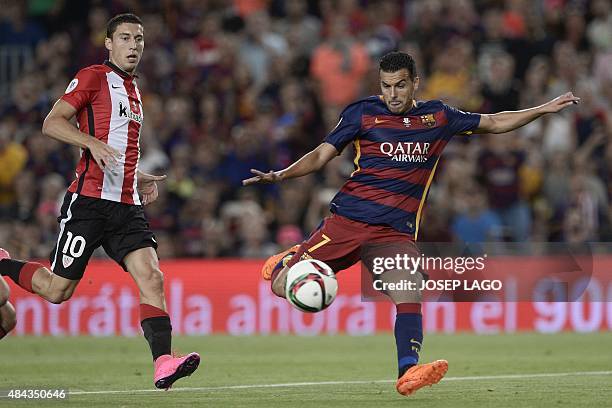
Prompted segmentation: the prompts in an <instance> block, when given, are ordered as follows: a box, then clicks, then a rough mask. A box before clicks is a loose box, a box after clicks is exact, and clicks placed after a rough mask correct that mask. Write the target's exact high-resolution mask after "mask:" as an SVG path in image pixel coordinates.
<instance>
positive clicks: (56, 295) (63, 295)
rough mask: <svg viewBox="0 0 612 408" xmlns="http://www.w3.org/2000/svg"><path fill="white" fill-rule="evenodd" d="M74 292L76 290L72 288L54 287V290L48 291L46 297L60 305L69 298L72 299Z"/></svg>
mask: <svg viewBox="0 0 612 408" xmlns="http://www.w3.org/2000/svg"><path fill="white" fill-rule="evenodd" d="M73 292H74V290H72V288H67V289H54V290H52V291H50V292H49V293H47V294H46V295H45V296H44V297H45V299H47V300H48V301H49V302H50V303H54V304H56V305H59V304H60V303H62V302H65V301H67V300H68V299H70V298H71V297H72V293H73Z"/></svg>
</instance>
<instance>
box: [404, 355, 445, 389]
mask: <svg viewBox="0 0 612 408" xmlns="http://www.w3.org/2000/svg"><path fill="white" fill-rule="evenodd" d="M447 371H448V361H446V360H436V361H434V362H432V363H429V364H417V365H415V366H412V367H410V368H409V369H408V370H407V371H406V372H405V373H404V375H402V376H401V377H400V378H399V379H398V380H397V384H396V385H395V388H396V389H397V392H399V393H400V394H402V395H406V396H408V395H412V394H414V393H415V392H416V391H417V390H419V389H421V388H423V387H424V386H426V385H429V386H432V385H434V384H437V383H438V382H439V381H440V380H441V379H442V378H443V377H444V375H445V374H446V372H447Z"/></svg>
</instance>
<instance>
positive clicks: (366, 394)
mask: <svg viewBox="0 0 612 408" xmlns="http://www.w3.org/2000/svg"><path fill="white" fill-rule="evenodd" d="M174 347H176V348H177V349H179V350H181V351H184V352H187V351H198V352H200V353H201V355H202V364H201V365H200V368H199V369H198V371H196V373H195V374H194V375H193V376H191V377H189V378H186V379H183V380H180V381H179V382H177V383H176V388H175V389H173V390H171V391H169V392H163V391H154V390H153V384H152V364H151V361H150V354H149V352H148V349H147V345H146V343H145V341H144V339H142V338H140V337H136V338H116V337H113V338H90V337H76V338H74V337H66V338H51V337H40V338H36V337H12V336H11V337H9V338H7V339H4V340H3V341H2V342H0V389H1V390H8V389H11V388H16V387H17V388H55V387H63V388H68V389H69V390H70V392H71V395H70V397H69V399H68V400H67V401H40V400H38V401H23V400H22V401H9V400H7V399H0V406H2V407H5V406H15V407H27V406H36V407H43V406H49V407H60V406H74V407H137V406H138V407H146V408H154V407H174V406H185V407H194V406H207V407H218V406H227V407H287V406H299V407H351V408H354V407H377V408H378V407H387V406H389V407H396V406H402V407H406V406H412V407H419V408H425V407H436V408H440V407H495V408H500V407H506V406H507V407H521V408H524V407H565V406H568V407H570V406H571V407H582V406H584V407H587V406H588V407H602V406H612V332H607V333H596V334H570V333H567V334H555V335H542V334H513V335H495V336H493V335H487V336H476V335H467V334H456V335H428V336H426V338H425V344H424V348H423V351H422V354H421V360H422V361H431V360H434V359H438V358H445V359H447V360H448V361H449V366H450V368H449V372H448V374H447V379H445V380H443V381H442V382H441V383H440V384H438V385H435V386H433V387H432V388H424V389H422V390H420V391H419V392H418V393H416V394H415V395H414V396H412V397H408V398H407V397H402V396H400V395H399V394H397V393H396V391H395V388H394V382H393V379H394V377H395V373H396V366H395V361H396V359H395V344H394V339H393V336H392V335H391V334H388V335H377V336H364V337H346V336H328V337H325V336H322V337H293V336H270V337H227V336H210V337H179V338H175V339H174ZM546 373H551V374H552V375H550V376H549V375H542V376H539V375H538V374H546ZM562 373H581V374H572V375H566V374H562ZM300 382H306V383H310V384H302V385H295V384H294V385H291V384H289V383H300ZM326 382H327V384H325V383H326ZM312 383H315V384H312ZM269 384H276V385H277V386H272V387H269V386H265V385H269ZM278 384H285V385H281V386H278ZM253 385H262V386H259V387H252V386H253ZM234 386H245V387H243V388H239V387H234ZM231 387H233V388H231ZM98 391H99V393H84V392H98ZM111 391H120V392H117V393H112V392H111Z"/></svg>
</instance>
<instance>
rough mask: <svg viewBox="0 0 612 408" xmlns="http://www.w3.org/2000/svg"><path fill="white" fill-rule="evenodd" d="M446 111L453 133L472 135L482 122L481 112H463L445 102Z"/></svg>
mask: <svg viewBox="0 0 612 408" xmlns="http://www.w3.org/2000/svg"><path fill="white" fill-rule="evenodd" d="M444 112H445V113H446V118H447V119H448V125H449V128H450V130H451V132H452V135H461V134H462V135H471V134H472V133H474V131H475V130H476V129H477V128H478V125H479V124H480V114H479V113H471V112H463V111H461V110H459V109H457V108H453V107H452V106H448V105H446V104H444Z"/></svg>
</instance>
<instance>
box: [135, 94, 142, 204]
mask: <svg viewBox="0 0 612 408" xmlns="http://www.w3.org/2000/svg"><path fill="white" fill-rule="evenodd" d="M134 89H135V90H136V95H137V96H138V100H139V101H142V97H141V96H140V90H139V89H138V85H136V82H134ZM143 110H144V109H142V106H141V107H140V115H141V116H142V118H143V120H144V112H143ZM141 130H142V126H141V127H140V128H139V129H138V144H137V145H136V147H137V149H138V158H137V159H136V174H134V195H133V196H132V197H133V199H134V204H136V205H140V204H141V203H140V196H139V195H138V188H137V186H138V163H139V162H140V135H141Z"/></svg>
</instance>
